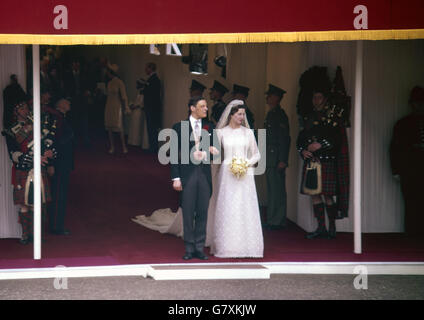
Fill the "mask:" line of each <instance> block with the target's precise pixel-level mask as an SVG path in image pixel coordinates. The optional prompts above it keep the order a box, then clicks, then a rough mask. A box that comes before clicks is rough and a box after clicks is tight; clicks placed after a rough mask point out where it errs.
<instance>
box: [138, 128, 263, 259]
mask: <svg viewBox="0 0 424 320" xmlns="http://www.w3.org/2000/svg"><path fill="white" fill-rule="evenodd" d="M217 134H218V138H219V140H220V143H221V146H222V149H223V154H224V159H223V161H222V164H221V165H219V166H218V165H212V184H213V194H212V197H211V200H210V203H209V210H208V223H207V233H206V244H205V246H207V247H210V248H211V254H214V255H215V256H216V257H220V258H262V257H263V251H264V243H263V234H262V227H261V219H260V213H259V204H258V197H257V193H256V186H255V180H254V175H253V171H254V169H253V168H252V167H249V169H248V173H247V174H246V175H245V176H244V177H241V178H236V177H235V176H234V175H233V174H232V173H231V171H230V169H229V164H230V163H231V160H232V158H233V156H237V157H242V158H244V159H246V160H247V161H248V163H249V165H250V166H253V165H254V164H255V163H257V162H258V161H259V159H260V154H259V150H258V147H257V144H256V140H255V136H254V134H253V131H251V130H250V129H247V128H245V127H240V128H238V129H232V128H230V127H229V126H227V127H224V128H222V129H218V130H217ZM132 220H133V221H134V222H136V223H138V224H140V225H142V226H144V227H147V228H149V229H152V230H156V231H159V232H161V233H170V234H173V235H176V236H178V237H182V236H183V226H182V210H181V208H179V209H178V211H177V212H172V211H171V209H159V210H156V211H154V212H153V213H152V214H151V215H150V216H145V215H139V216H137V217H135V218H133V219H132Z"/></svg>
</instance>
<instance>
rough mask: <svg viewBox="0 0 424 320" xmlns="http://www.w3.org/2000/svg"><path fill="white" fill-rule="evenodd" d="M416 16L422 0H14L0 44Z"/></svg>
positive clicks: (367, 25)
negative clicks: (100, 0)
mask: <svg viewBox="0 0 424 320" xmlns="http://www.w3.org/2000/svg"><path fill="white" fill-rule="evenodd" d="M58 6H59V7H58ZM355 8H356V10H355ZM355 12H356V13H355ZM423 16H424V1H423V0H367V1H359V0H342V1H341V0H320V1H312V0H303V1H284V0H261V1H247V0H213V1H199V0H179V1H176V0H149V1H146V0H120V1H102V2H98V1H94V0H60V1H59V0H51V1H45V0H44V1H29V0H14V1H2V2H1V3H0V43H19V41H24V42H26V43H28V42H29V40H30V39H33V41H34V42H33V43H51V42H52V41H53V42H54V41H58V42H60V41H62V42H64V44H66V42H69V43H68V44H75V42H78V39H79V41H80V43H85V42H87V43H90V41H89V40H88V39H90V38H91V39H97V40H95V41H100V42H103V43H121V42H123V43H125V42H129V43H153V42H157V43H163V42H169V41H168V40H170V38H169V36H172V37H171V38H172V39H176V40H178V39H179V40H180V42H201V41H202V40H204V41H205V42H238V41H240V42H255V40H261V38H263V41H264V42H266V41H304V40H314V37H313V35H314V34H315V35H319V36H318V37H316V36H315V40H349V39H350V40H354V39H396V38H424V36H423V34H424V19H423ZM62 18H63V19H62ZM65 19H66V21H65ZM355 19H356V22H357V23H359V27H361V28H364V29H362V30H357V27H358V26H355ZM55 21H56V23H59V24H58V25H56V28H55ZM58 26H59V27H62V29H61V28H57V27H58ZM63 27H66V28H63ZM258 34H261V37H259V38H258V37H256V35H258ZM100 35H101V37H99V36H100ZM113 35H117V36H120V37H118V38H116V37H114V36H113ZM243 35H244V36H243ZM293 35H295V37H293ZM322 35H326V36H325V37H323V36H322ZM28 36H30V37H28ZM40 36H41V37H40ZM93 36H97V37H93ZM122 36H125V37H126V39H127V40H128V41H127V40H125V37H122ZM212 36H213V37H212ZM220 36H222V37H220ZM64 39H68V40H64ZM101 39H102V40H101ZM119 39H121V41H119ZM131 39H132V40H131ZM220 39H221V40H222V41H219V40H220ZM279 39H280V40H279ZM93 41H94V40H93ZM258 42H261V41H258Z"/></svg>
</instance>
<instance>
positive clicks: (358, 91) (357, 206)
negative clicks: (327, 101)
mask: <svg viewBox="0 0 424 320" xmlns="http://www.w3.org/2000/svg"><path fill="white" fill-rule="evenodd" d="M363 45H364V44H363V41H362V40H360V41H357V42H356V70H355V71H356V77H355V106H354V123H353V124H354V145H353V154H354V162H353V165H354V168H353V215H354V217H353V229H354V231H353V232H354V253H357V254H360V253H362V230H361V211H362V210H361V209H362V197H361V192H362V190H361V181H362V179H361V177H362V77H363V53H364V48H363Z"/></svg>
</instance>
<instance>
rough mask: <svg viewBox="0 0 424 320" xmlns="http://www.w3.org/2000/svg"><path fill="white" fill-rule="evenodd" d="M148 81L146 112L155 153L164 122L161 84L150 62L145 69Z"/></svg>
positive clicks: (145, 92) (151, 147)
mask: <svg viewBox="0 0 424 320" xmlns="http://www.w3.org/2000/svg"><path fill="white" fill-rule="evenodd" d="M145 71H146V74H147V76H148V79H147V81H146V83H145V87H144V91H143V93H144V111H145V113H146V123H147V134H148V136H149V147H150V151H151V152H153V153H157V152H158V148H159V146H158V132H159V129H160V128H161V122H162V102H161V101H162V99H161V83H160V80H159V77H158V75H157V74H156V64H155V63H153V62H149V63H147V64H146V68H145Z"/></svg>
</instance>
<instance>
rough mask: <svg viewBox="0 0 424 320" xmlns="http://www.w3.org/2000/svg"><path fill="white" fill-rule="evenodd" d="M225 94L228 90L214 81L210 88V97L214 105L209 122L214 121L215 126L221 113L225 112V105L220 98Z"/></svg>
mask: <svg viewBox="0 0 424 320" xmlns="http://www.w3.org/2000/svg"><path fill="white" fill-rule="evenodd" d="M227 92H228V89H227V88H226V87H225V86H224V85H223V84H221V83H220V82H218V81H216V80H215V81H214V83H213V87H212V88H211V91H210V97H211V99H212V100H213V101H214V103H215V104H214V105H213V106H212V113H211V117H212V119H211V120H212V121H214V122H215V124H216V123H218V121H219V119H220V118H221V115H222V113H223V112H224V110H225V107H226V104H225V102H224V101H223V100H222V97H223V96H224V94H226V93H227Z"/></svg>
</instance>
